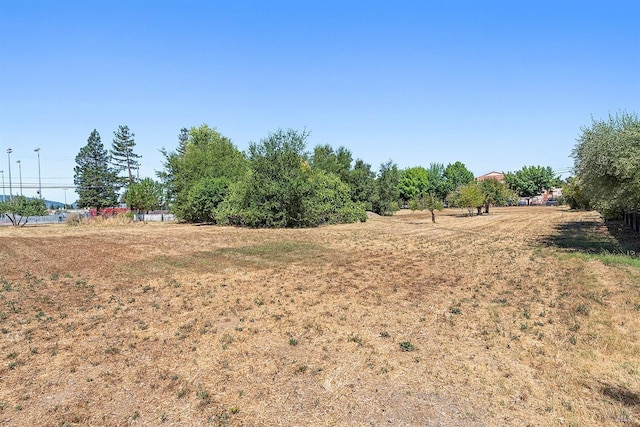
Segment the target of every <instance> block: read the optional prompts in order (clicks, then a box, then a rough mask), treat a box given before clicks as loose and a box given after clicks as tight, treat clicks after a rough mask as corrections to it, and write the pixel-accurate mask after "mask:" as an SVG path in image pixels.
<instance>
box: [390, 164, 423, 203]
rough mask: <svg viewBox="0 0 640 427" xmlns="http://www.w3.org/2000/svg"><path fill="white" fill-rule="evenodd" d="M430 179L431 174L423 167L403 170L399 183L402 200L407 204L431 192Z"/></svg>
mask: <svg viewBox="0 0 640 427" xmlns="http://www.w3.org/2000/svg"><path fill="white" fill-rule="evenodd" d="M429 178H430V176H429V172H428V171H427V170H426V169H425V168H424V167H422V166H416V167H411V168H407V169H404V170H402V171H401V172H400V180H399V182H398V189H399V191H400V198H401V199H402V200H403V201H404V202H405V203H407V202H409V201H411V200H417V199H419V198H420V197H422V196H423V195H425V194H427V193H428V192H429V190H431V188H430V182H429Z"/></svg>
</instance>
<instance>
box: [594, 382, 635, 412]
mask: <svg viewBox="0 0 640 427" xmlns="http://www.w3.org/2000/svg"><path fill="white" fill-rule="evenodd" d="M600 391H601V392H602V394H603V395H605V396H606V397H608V398H609V399H612V400H615V401H617V402H620V403H622V404H623V405H624V406H630V407H635V408H637V409H640V394H638V393H634V392H632V391H631V390H629V389H628V388H626V387H623V386H617V385H613V384H606V383H602V388H601V389H600Z"/></svg>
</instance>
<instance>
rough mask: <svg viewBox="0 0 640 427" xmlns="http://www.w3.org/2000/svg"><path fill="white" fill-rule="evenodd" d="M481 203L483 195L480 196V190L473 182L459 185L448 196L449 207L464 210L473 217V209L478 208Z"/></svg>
mask: <svg viewBox="0 0 640 427" xmlns="http://www.w3.org/2000/svg"><path fill="white" fill-rule="evenodd" d="M483 202H484V194H482V189H481V188H480V186H479V185H478V184H477V183H475V182H470V183H468V184H466V185H461V186H459V187H458V188H457V189H456V190H455V191H454V192H453V193H451V194H450V195H449V203H450V204H451V206H455V207H459V208H463V209H464V208H466V209H467V211H468V213H469V215H473V211H474V209H478V208H480V207H481V206H482V203H483Z"/></svg>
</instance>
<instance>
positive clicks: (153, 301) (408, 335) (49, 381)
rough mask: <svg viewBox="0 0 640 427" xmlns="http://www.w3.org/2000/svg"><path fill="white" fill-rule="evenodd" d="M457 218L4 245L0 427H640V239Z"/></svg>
mask: <svg viewBox="0 0 640 427" xmlns="http://www.w3.org/2000/svg"><path fill="white" fill-rule="evenodd" d="M459 213H460V211H457V210H447V211H445V212H443V213H442V214H440V215H439V216H438V223H437V224H431V221H430V214H429V213H428V212H426V213H425V212H422V213H410V212H401V213H400V214H398V215H396V216H394V217H389V218H379V217H377V218H371V219H370V220H369V221H368V222H367V223H364V224H353V225H340V226H331V227H322V228H317V229H310V230H246V229H237V228H230V227H227V228H221V227H214V226H200V227H198V226H189V225H176V224H128V225H121V226H114V227H104V226H98V227H88V226H80V227H68V226H64V225H60V226H46V227H27V228H24V229H13V228H2V229H0V265H1V270H0V321H1V324H2V330H1V334H0V362H1V363H0V425H7V426H27V425H47V426H72V425H121V426H125V425H132V426H135V425H180V426H192V425H255V426H267V425H286V426H290V425H291V426H293V425H297V426H305V425H376V426H377V425H422V426H425V425H426V426H436V425H437V426H474V425H476V426H485V425H486V426H503V425H518V426H527V425H531V426H541V425H574V426H584V425H601V426H638V425H640V358H639V356H638V355H639V354H640V285H639V283H640V270H639V269H638V268H635V267H633V266H629V265H622V264H610V263H607V264H605V263H603V262H601V261H600V259H599V258H598V256H593V255H589V252H590V249H593V248H595V249H607V248H608V246H603V245H612V246H611V247H612V248H614V247H615V248H617V246H615V245H619V246H620V245H621V246H620V247H623V248H625V249H626V250H631V249H633V248H635V250H636V251H637V249H638V240H637V236H633V235H631V236H628V239H627V240H625V242H623V243H621V242H619V241H618V240H617V239H618V238H619V237H618V236H617V235H612V234H611V233H610V232H609V229H607V227H605V226H604V225H603V224H602V222H601V221H600V219H599V217H598V216H597V214H595V213H593V212H587V213H580V212H569V211H567V210H564V209H561V208H560V209H559V208H533V207H532V208H526V207H524V208H522V207H521V208H504V209H495V210H494V211H493V212H492V214H491V215H489V216H483V217H474V218H465V217H462V216H460V215H459ZM577 225H579V227H578V226H577ZM634 239H636V240H634ZM590 242H591V243H590ZM603 242H604V243H603ZM615 248H614V249H615Z"/></svg>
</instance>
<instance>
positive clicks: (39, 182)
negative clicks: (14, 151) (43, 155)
mask: <svg viewBox="0 0 640 427" xmlns="http://www.w3.org/2000/svg"><path fill="white" fill-rule="evenodd" d="M33 151H35V152H36V153H38V195H39V196H40V198H41V199H42V181H41V180H40V147H38V148H36V149H35V150H33Z"/></svg>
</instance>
